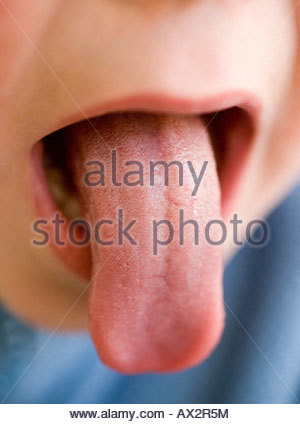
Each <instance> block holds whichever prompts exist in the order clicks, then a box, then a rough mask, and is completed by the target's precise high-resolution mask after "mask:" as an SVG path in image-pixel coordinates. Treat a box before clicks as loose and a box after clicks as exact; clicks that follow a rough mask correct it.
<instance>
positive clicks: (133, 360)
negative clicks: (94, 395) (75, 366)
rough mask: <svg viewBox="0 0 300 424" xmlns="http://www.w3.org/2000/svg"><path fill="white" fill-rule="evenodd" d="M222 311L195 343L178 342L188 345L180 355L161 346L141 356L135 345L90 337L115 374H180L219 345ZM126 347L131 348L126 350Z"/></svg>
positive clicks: (222, 324)
mask: <svg viewBox="0 0 300 424" xmlns="http://www.w3.org/2000/svg"><path fill="white" fill-rule="evenodd" d="M219 311H220V313H215V315H214V319H213V320H210V321H209V325H208V326H207V329H206V331H205V332H203V330H202V331H201V337H199V336H198V337H197V335H195V338H194V339H192V340H191V339H190V340H188V341H186V340H181V341H180V340H179V341H178V343H179V344H182V345H183V346H184V345H185V348H184V349H182V348H181V349H180V352H178V349H176V347H175V346H173V349H172V347H171V348H170V346H165V347H162V346H160V349H159V348H158V349H157V351H156V352H155V349H154V350H153V345H152V346H151V349H150V348H149V350H148V349H147V347H145V350H144V353H143V354H141V352H140V351H139V350H138V349H135V344H134V343H131V344H129V345H128V344H127V343H124V341H123V340H122V341H121V340H120V343H117V342H116V343H108V344H106V343H101V342H100V340H99V338H98V337H97V335H96V334H95V333H94V331H92V329H91V334H92V338H93V341H94V344H95V346H96V349H97V351H98V354H99V357H100V359H101V361H102V363H103V364H105V365H106V366H107V367H108V368H110V369H112V370H114V371H116V372H119V373H121V374H125V375H136V374H147V373H160V374H164V373H172V372H181V371H185V370H187V369H189V368H192V367H195V366H197V365H199V364H200V363H202V362H203V361H204V360H205V359H206V358H207V357H208V356H209V355H210V354H211V352H212V351H213V350H214V349H215V348H216V346H217V345H218V343H219V342H220V339H221V336H222V333H223V328H224V310H223V309H222V308H220V309H219ZM102 340H103V339H102ZM124 345H125V346H126V345H127V346H129V347H128V348H127V349H126V348H124Z"/></svg>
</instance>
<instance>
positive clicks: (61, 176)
mask: <svg viewBox="0 0 300 424" xmlns="http://www.w3.org/2000/svg"><path fill="white" fill-rule="evenodd" d="M202 119H203V121H204V123H205V125H206V128H207V131H208V133H209V135H210V140H211V144H212V148H213V151H214V155H215V160H216V163H217V172H218V176H219V181H220V186H221V201H222V208H223V209H224V211H223V215H225V213H224V212H225V209H226V203H225V201H224V198H227V199H228V197H229V196H230V194H229V193H230V191H233V188H234V187H233V186H234V185H236V184H237V180H238V177H239V169H240V168H242V167H243V165H244V162H245V161H246V159H247V153H248V151H249V148H250V146H251V142H252V139H253V134H254V130H255V129H254V124H253V121H252V119H251V117H250V116H249V114H248V113H247V112H246V111H245V110H244V109H243V108H241V107H232V108H229V109H226V110H222V111H218V112H211V113H208V114H204V115H202ZM65 132H66V129H65V128H63V129H61V130H58V131H56V132H54V133H51V134H49V135H48V136H46V137H45V138H44V139H42V140H41V141H40V142H39V143H41V144H42V145H43V168H44V171H45V176H46V179H47V183H48V186H49V190H50V193H51V195H52V197H53V200H54V202H55V204H56V205H57V207H58V209H59V210H60V211H61V212H62V214H63V215H64V216H65V217H66V218H67V219H69V220H72V219H76V218H78V217H80V216H81V208H80V202H79V197H78V190H77V188H76V186H75V184H74V181H73V176H72V172H71V170H70V168H69V162H68V160H67V155H68V150H67V145H66V139H65Z"/></svg>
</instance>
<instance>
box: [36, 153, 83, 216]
mask: <svg viewBox="0 0 300 424" xmlns="http://www.w3.org/2000/svg"><path fill="white" fill-rule="evenodd" d="M44 168H45V173H46V178H47V180H48V184H49V189H50V191H51V193H52V196H53V199H54V201H55V203H56V205H57V207H58V208H59V210H60V211H61V212H62V213H63V214H64V216H65V217H66V218H68V219H69V220H71V219H75V218H79V217H80V216H81V209H80V205H79V199H78V196H77V193H76V192H75V191H74V190H73V188H72V187H71V184H70V181H69V178H68V176H67V175H66V172H64V170H63V169H59V168H58V167H57V166H56V165H55V164H53V163H52V160H51V159H50V158H49V157H47V156H45V158H44Z"/></svg>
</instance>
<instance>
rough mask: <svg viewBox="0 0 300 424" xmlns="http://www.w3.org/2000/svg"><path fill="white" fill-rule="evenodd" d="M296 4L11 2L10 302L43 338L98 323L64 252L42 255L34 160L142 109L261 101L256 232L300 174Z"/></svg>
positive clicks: (6, 145) (252, 169) (2, 228)
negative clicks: (89, 122) (46, 143)
mask: <svg viewBox="0 0 300 424" xmlns="http://www.w3.org/2000/svg"><path fill="white" fill-rule="evenodd" d="M295 5H296V1H291V0H252V1H248V0H222V1H220V0H201V1H200V0H199V1H197V0H189V1H184V0H181V1H177V0H160V1H153V0H151V1H150V0H149V1H148V0H127V1H124V0H98V1H95V0H86V1H84V2H83V1H80V0H64V1H61V0H44V1H43V2H38V1H37V0H28V1H26V2H20V1H18V0H4V1H1V3H0V51H1V56H0V107H1V115H0V125H1V135H0V163H1V165H0V178H1V183H0V198H1V204H2V206H1V209H0V217H1V220H0V234H1V239H0V240H1V242H0V255H1V258H2V260H1V281H0V298H1V301H2V302H3V303H4V304H5V305H6V306H7V307H8V308H9V309H11V310H12V311H13V312H14V313H16V314H17V315H18V316H20V317H22V318H23V319H25V320H27V321H28V322H31V323H35V324H38V325H42V326H50V327H54V328H56V327H57V326H59V328H60V329H63V328H68V329H70V328H71V329H75V328H85V327H86V325H87V296H88V293H87V291H86V292H84V294H82V295H81V297H80V298H79V299H78V296H79V295H80V294H81V293H82V291H83V289H84V287H85V284H86V283H85V282H84V281H82V280H81V279H80V278H79V277H77V276H75V275H74V274H72V273H71V272H70V270H69V269H67V268H66V267H65V266H64V264H63V263H62V262H61V261H60V260H59V258H57V257H56V256H55V255H54V254H53V252H52V250H51V248H50V247H48V246H47V247H45V248H42V249H41V248H37V247H36V246H34V245H33V244H32V243H31V240H32V228H31V224H32V222H33V220H34V219H35V217H36V214H35V211H34V207H33V201H32V185H31V182H29V179H28V168H29V162H30V152H31V149H32V147H33V145H34V144H35V143H36V142H37V141H38V140H39V139H41V138H42V137H44V136H45V135H47V134H49V133H50V132H52V131H55V130H57V129H59V128H61V127H63V126H65V125H69V124H72V123H74V122H77V121H80V120H83V119H86V118H87V117H93V116H97V115H101V114H103V113H106V112H111V111H115V110H118V109H120V108H121V109H122V108H125V109H126V108H129V107H130V106H129V103H130V104H131V105H132V104H133V103H134V101H133V100H132V99H137V100H135V102H136V103H135V106H136V108H138V109H141V110H151V111H157V112H166V113H168V112H179V113H184V112H185V111H186V110H187V109H189V108H188V104H195V103H196V102H200V103H201V100H202V99H207V98H215V97H217V96H219V95H220V93H221V94H222V95H224V93H228V92H230V93H231V92H235V93H240V92H242V93H249V96H250V97H251V98H254V99H255V102H257V103H258V104H259V109H260V115H259V125H258V131H257V133H256V135H255V140H254V145H253V149H252V151H251V157H250V160H249V163H248V166H247V170H246V173H245V175H244V177H243V179H242V181H241V182H240V187H239V191H238V193H237V195H236V197H235V200H234V204H233V205H232V211H234V212H236V213H238V214H239V216H240V217H242V219H243V220H244V221H245V222H247V221H249V220H251V219H258V218H259V217H262V216H264V215H265V214H266V213H267V212H268V211H269V210H270V209H271V208H272V207H273V206H274V205H275V204H276V203H277V202H278V201H279V200H280V199H281V198H282V196H283V195H284V194H285V193H286V191H287V190H288V189H289V188H290V187H291V185H292V184H293V183H294V182H295V181H296V178H297V176H298V173H299V157H300V143H299V137H300V120H299V114H300V110H299V109H300V97H299V96H300V80H299V77H298V76H297V75H299V71H300V69H299V59H298V35H299V28H298V24H299V23H300V13H299V10H298V9H299V8H298V9H297V10H295ZM128 99H131V100H130V101H129V100H128ZM159 99H160V100H159ZM161 99H163V100H161ZM186 99H188V101H186ZM174 104H176V105H177V106H176V107H175V106H174ZM174 108H175V109H176V110H174ZM190 112H191V113H198V111H197V110H192V108H191V109H190ZM226 251H227V253H226V254H229V253H228V252H229V251H230V246H226ZM75 301H76V304H75V306H73V307H72V305H74V302H75ZM70 308H72V309H71V310H70Z"/></svg>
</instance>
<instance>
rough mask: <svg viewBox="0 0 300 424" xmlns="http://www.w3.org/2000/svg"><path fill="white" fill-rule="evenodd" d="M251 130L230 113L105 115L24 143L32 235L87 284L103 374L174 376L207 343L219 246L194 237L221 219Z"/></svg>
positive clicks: (218, 302) (214, 233)
mask: <svg viewBox="0 0 300 424" xmlns="http://www.w3.org/2000/svg"><path fill="white" fill-rule="evenodd" d="M255 131H256V122H255V119H254V117H253V115H252V114H251V113H249V111H247V110H246V109H244V108H243V107H240V106H232V107H229V108H227V109H225V110H219V111H216V112H214V111H212V112H211V111H209V112H208V113H202V114H201V115H198V114H197V115H195V114H194V115H193V114H191V115H183V114H155V113H151V112H150V111H149V113H148V112H133V111H132V112H116V113H111V114H107V115H104V116H101V117H99V118H93V119H91V120H87V121H82V122H79V123H76V124H72V125H70V126H68V127H65V128H63V129H61V130H58V131H56V132H54V133H52V134H50V135H48V136H46V137H45V138H44V139H43V140H41V141H40V142H38V143H37V144H36V145H35V146H34V148H33V152H32V159H33V160H32V167H31V168H32V169H31V171H32V177H33V178H34V181H35V203H36V210H37V213H38V215H39V217H41V218H44V221H43V225H44V226H43V231H46V230H47V232H48V234H49V239H50V243H51V244H52V247H53V248H54V249H55V251H56V252H57V254H58V255H59V256H60V257H61V259H62V260H63V261H64V262H65V264H66V265H67V266H68V267H69V268H70V269H71V270H72V271H73V272H75V273H77V274H79V275H80V276H82V277H83V278H85V279H90V280H91V287H90V295H89V322H90V331H91V335H92V338H93V341H94V343H95V346H96V348H97V350H98V352H99V355H100V357H101V359H102V360H103V361H104V363H106V364H107V365H108V366H110V367H112V368H114V369H116V370H119V371H121V372H125V373H140V372H167V371H175V370H180V369H183V368H187V367H190V366H193V365H195V364H197V363H199V362H200V361H201V360H203V359H204V358H205V357H207V355H208V354H209V353H210V352H211V350H212V349H213V348H214V346H215V345H216V343H217V341H218V340H219V338H220V334H221V332H222V328H223V319H224V314H223V301H222V284H221V280H222V269H223V266H222V246H221V244H220V243H217V242H216V240H219V238H220V235H219V233H218V230H217V229H216V226H214V225H211V227H210V228H211V232H210V234H209V237H210V241H208V240H207V234H206V233H205V232H203V233H201V231H200V228H201V227H202V226H203V227H204V226H205V225H206V224H207V222H213V221H216V220H218V221H219V220H221V218H222V215H223V216H225V218H226V216H227V215H228V214H229V213H230V211H231V210H232V207H233V204H234V197H235V193H236V191H237V188H238V185H239V182H240V181H241V178H242V175H243V172H244V171H245V169H246V167H247V166H246V165H247V161H248V158H249V156H250V153H251V148H252V144H253V139H254V135H255ZM55 221H56V222H55ZM74 222H76V225H75V224H74V225H73V224H72V223H74ZM39 224H41V221H40V223H39ZM54 224H55V225H54ZM71 227H72V231H71V232H70V228H71ZM39 228H41V227H39ZM58 230H60V232H59V234H58ZM70 234H71V235H72V237H71V240H70Z"/></svg>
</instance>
